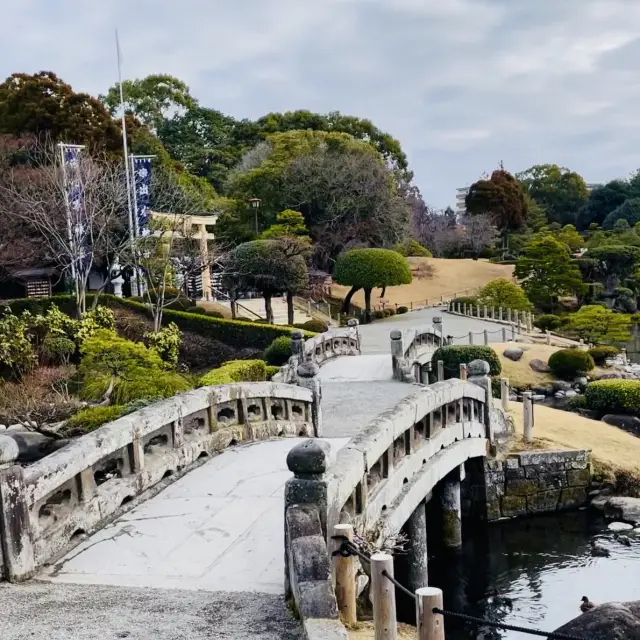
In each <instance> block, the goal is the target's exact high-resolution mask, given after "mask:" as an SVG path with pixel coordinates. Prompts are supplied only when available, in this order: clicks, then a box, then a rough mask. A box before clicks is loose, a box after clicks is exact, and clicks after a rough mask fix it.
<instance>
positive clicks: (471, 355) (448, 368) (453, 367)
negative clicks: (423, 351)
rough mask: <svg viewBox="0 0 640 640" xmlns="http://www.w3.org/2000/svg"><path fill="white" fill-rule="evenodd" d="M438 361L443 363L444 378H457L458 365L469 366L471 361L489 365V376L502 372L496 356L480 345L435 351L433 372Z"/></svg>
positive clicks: (455, 346)
mask: <svg viewBox="0 0 640 640" xmlns="http://www.w3.org/2000/svg"><path fill="white" fill-rule="evenodd" d="M438 360H442V361H443V363H444V377H445V379H447V380H448V379H449V378H458V377H459V375H460V365H461V364H469V363H470V362H471V361H472V360H484V361H486V362H488V363H489V375H490V376H498V375H500V373H501V372H502V365H501V364H500V358H498V354H497V353H496V352H495V351H494V350H493V349H492V348H491V347H486V346H482V345H477V346H476V345H468V346H464V345H452V346H449V347H440V348H439V349H436V351H435V353H434V354H433V357H432V359H431V367H432V369H433V371H437V370H438Z"/></svg>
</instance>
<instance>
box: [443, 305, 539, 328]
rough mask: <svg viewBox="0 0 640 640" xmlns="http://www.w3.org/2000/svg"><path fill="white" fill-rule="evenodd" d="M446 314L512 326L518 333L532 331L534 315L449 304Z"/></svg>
mask: <svg viewBox="0 0 640 640" xmlns="http://www.w3.org/2000/svg"><path fill="white" fill-rule="evenodd" d="M448 312H449V313H452V314H455V315H462V316H469V317H471V318H479V319H482V320H486V321H488V322H499V323H503V324H509V325H513V326H514V327H515V328H516V329H517V330H518V331H529V332H531V331H533V321H534V319H535V318H534V315H533V313H531V312H530V311H519V310H518V309H510V308H507V307H489V306H487V305H480V304H466V303H462V304H461V303H459V302H449V303H448Z"/></svg>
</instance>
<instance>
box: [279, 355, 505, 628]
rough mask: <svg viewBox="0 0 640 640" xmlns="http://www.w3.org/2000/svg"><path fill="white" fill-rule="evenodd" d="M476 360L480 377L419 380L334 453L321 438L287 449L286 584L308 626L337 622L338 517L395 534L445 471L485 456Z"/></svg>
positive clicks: (487, 399) (487, 418)
mask: <svg viewBox="0 0 640 640" xmlns="http://www.w3.org/2000/svg"><path fill="white" fill-rule="evenodd" d="M482 365H484V367H483V373H482V375H479V376H477V377H476V378H474V379H472V381H471V382H465V381H462V380H459V379H452V380H447V381H445V382H438V383H436V384H433V385H431V386H429V387H423V388H420V389H419V391H417V392H416V393H415V394H413V395H411V396H409V397H408V398H405V399H404V400H402V401H401V402H400V403H399V404H397V405H396V406H395V407H394V408H393V409H391V410H390V411H387V412H385V413H383V414H381V415H380V416H379V417H378V418H376V419H375V420H373V421H372V422H371V423H370V424H369V426H368V427H366V428H365V429H364V430H363V431H362V432H360V433H359V434H358V435H357V436H355V437H354V438H352V439H351V440H350V441H349V442H348V443H347V445H346V446H345V447H344V448H342V449H341V450H340V451H339V452H338V453H337V456H335V457H334V452H333V451H332V450H331V447H330V445H329V444H328V443H327V442H326V441H322V440H313V441H308V442H306V443H304V444H301V445H298V446H297V447H295V448H294V449H293V450H292V451H291V452H290V454H289V456H288V458H287V464H288V466H289V469H290V470H291V471H292V472H293V473H294V478H292V479H291V480H289V481H288V482H287V485H286V489H285V548H286V552H285V561H286V568H285V583H286V588H287V589H286V590H287V596H289V595H291V596H293V598H294V601H295V603H296V606H297V608H298V612H299V613H300V616H301V619H302V621H303V624H304V625H305V627H307V626H309V628H310V629H313V627H314V620H315V618H323V619H329V620H334V621H336V622H337V621H338V615H337V609H336V599H335V594H334V590H333V585H332V576H331V568H330V567H331V564H330V560H329V554H328V551H327V548H329V549H331V548H332V541H331V536H332V535H333V532H334V528H335V527H336V525H338V524H340V523H345V522H346V523H351V524H353V525H354V527H355V529H356V531H357V532H358V534H359V535H361V536H369V537H371V536H373V537H375V536H378V537H379V536H381V535H384V534H385V532H396V533H397V532H398V531H400V528H401V527H402V525H403V524H404V523H405V522H406V521H407V520H408V518H409V517H410V515H411V514H412V513H413V512H414V510H415V509H416V507H417V506H418V504H420V503H421V502H422V501H424V500H425V497H427V496H428V495H429V494H430V492H431V491H432V489H433V488H434V486H435V485H436V484H437V483H438V482H439V481H440V480H441V479H443V478H444V477H445V476H447V474H449V473H451V472H452V471H453V470H454V469H456V468H459V467H460V465H462V464H464V462H465V461H466V460H467V459H469V458H472V457H481V456H485V455H486V453H487V447H488V444H489V443H490V442H491V441H492V438H493V429H492V416H493V407H492V397H491V391H490V389H491V381H490V379H489V378H488V376H487V373H488V370H489V366H488V365H487V364H486V363H482ZM307 635H308V637H309V638H324V637H328V636H322V635H315V636H313V635H312V634H311V633H310V632H309V631H307ZM331 637H336V638H338V637H342V636H338V635H337V632H336V635H334V636H331Z"/></svg>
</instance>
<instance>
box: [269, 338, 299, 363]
mask: <svg viewBox="0 0 640 640" xmlns="http://www.w3.org/2000/svg"><path fill="white" fill-rule="evenodd" d="M292 342H293V341H292V340H291V338H288V337H286V336H281V337H280V338H276V339H275V340H274V341H273V342H272V343H271V344H270V345H269V346H268V347H267V348H266V349H265V352H264V359H265V360H266V361H267V364H269V365H271V366H274V367H281V366H282V365H283V364H286V363H287V362H288V360H289V358H290V357H291V355H292V351H291V345H292Z"/></svg>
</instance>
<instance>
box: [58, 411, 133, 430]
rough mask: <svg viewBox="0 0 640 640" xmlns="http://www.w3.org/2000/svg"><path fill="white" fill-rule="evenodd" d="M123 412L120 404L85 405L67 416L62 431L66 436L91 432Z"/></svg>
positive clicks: (115, 418)
mask: <svg viewBox="0 0 640 640" xmlns="http://www.w3.org/2000/svg"><path fill="white" fill-rule="evenodd" d="M125 412H126V409H125V407H123V406H120V405H110V406H106V407H87V408H86V409H82V410H81V411H78V413H76V414H75V415H73V416H71V418H69V420H68V421H67V423H66V424H65V425H64V427H63V433H64V435H65V436H67V437H71V436H80V435H83V434H85V433H91V432H92V431H95V430H96V429H97V428H98V427H101V426H102V425H103V424H106V423H107V422H113V421H114V420H117V419H118V418H119V417H120V416H122V415H124V414H125Z"/></svg>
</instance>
